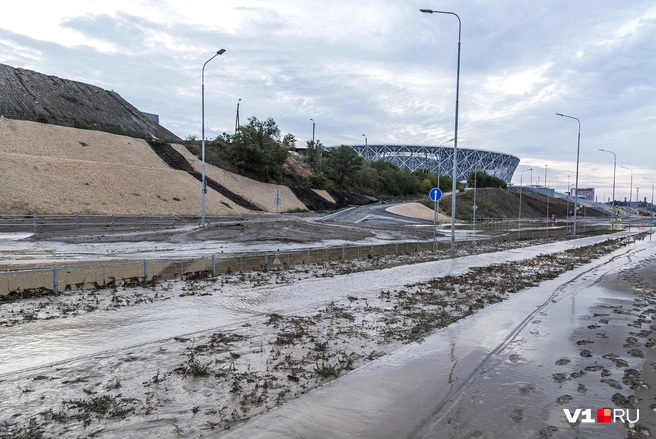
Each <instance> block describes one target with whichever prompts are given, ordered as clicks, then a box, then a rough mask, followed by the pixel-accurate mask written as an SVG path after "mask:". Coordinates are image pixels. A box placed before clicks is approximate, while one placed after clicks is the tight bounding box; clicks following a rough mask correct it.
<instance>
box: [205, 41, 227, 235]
mask: <svg viewBox="0 0 656 439" xmlns="http://www.w3.org/2000/svg"><path fill="white" fill-rule="evenodd" d="M224 53H225V49H219V50H218V51H217V52H216V54H215V55H214V56H213V57H212V58H210V59H208V60H207V61H205V64H203V70H202V71H201V107H202V109H201V112H202V116H201V119H202V121H201V123H202V129H201V131H202V132H201V135H202V136H203V138H202V141H201V144H202V146H201V156H202V157H201V161H202V163H203V164H202V176H201V210H200V226H201V227H205V194H206V193H207V181H205V66H206V65H207V63H208V62H210V61H212V60H213V59H214V58H216V57H217V56H219V55H223V54H224Z"/></svg>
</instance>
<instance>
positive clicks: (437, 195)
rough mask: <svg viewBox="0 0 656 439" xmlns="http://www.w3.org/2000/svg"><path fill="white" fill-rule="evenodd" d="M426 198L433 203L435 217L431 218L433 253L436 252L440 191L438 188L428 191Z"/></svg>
mask: <svg viewBox="0 0 656 439" xmlns="http://www.w3.org/2000/svg"><path fill="white" fill-rule="evenodd" d="M428 196H429V197H430V199H431V200H433V201H434V202H435V215H434V217H433V251H434V252H435V251H437V222H438V221H437V210H438V207H439V202H440V198H442V191H441V190H440V188H438V187H434V188H433V189H431V190H430V192H429V194H428Z"/></svg>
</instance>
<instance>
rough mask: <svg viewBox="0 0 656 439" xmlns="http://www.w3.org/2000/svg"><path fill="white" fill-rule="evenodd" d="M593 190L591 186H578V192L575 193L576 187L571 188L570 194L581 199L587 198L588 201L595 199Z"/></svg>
mask: <svg viewBox="0 0 656 439" xmlns="http://www.w3.org/2000/svg"><path fill="white" fill-rule="evenodd" d="M594 191H595V190H594V188H593V187H586V188H583V187H580V188H579V193H578V194H577V193H576V188H572V196H573V197H577V198H581V199H584V200H588V201H594V199H595V198H594Z"/></svg>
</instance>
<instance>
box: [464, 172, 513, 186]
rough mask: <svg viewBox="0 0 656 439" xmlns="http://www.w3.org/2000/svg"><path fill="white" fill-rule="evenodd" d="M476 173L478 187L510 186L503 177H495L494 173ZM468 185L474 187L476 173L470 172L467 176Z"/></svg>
mask: <svg viewBox="0 0 656 439" xmlns="http://www.w3.org/2000/svg"><path fill="white" fill-rule="evenodd" d="M475 175H476V179H475V180H476V187H477V188H481V187H500V188H503V189H505V188H506V187H508V185H507V184H506V182H505V181H503V180H502V179H500V178H498V177H495V176H493V175H490V174H488V173H487V172H484V171H477V172H476V173H475ZM467 186H469V187H474V173H473V172H472V173H471V174H469V177H467Z"/></svg>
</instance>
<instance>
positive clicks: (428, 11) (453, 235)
mask: <svg viewBox="0 0 656 439" xmlns="http://www.w3.org/2000/svg"><path fill="white" fill-rule="evenodd" d="M420 11H421V12H423V13H426V14H447V15H454V16H455V17H456V18H457V19H458V70H457V73H456V122H455V134H454V136H453V176H452V178H453V185H452V188H451V254H452V255H453V254H455V252H456V189H457V187H456V181H457V172H458V160H457V158H458V100H459V97H460V37H461V35H462V22H461V21H460V17H459V16H458V14H456V13H455V12H448V11H434V10H432V9H420Z"/></svg>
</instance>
